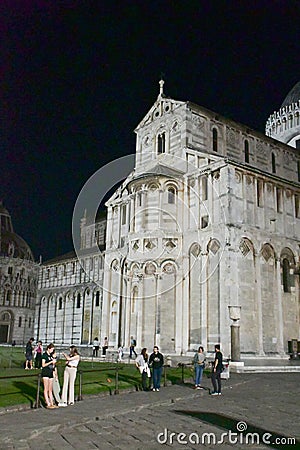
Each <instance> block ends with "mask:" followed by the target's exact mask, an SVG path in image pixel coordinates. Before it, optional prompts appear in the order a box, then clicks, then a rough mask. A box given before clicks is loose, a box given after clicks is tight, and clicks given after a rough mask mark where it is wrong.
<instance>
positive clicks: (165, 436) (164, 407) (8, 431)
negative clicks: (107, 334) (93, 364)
mask: <svg viewBox="0 0 300 450" xmlns="http://www.w3.org/2000/svg"><path fill="white" fill-rule="evenodd" d="M203 385H204V386H205V387H207V388H210V380H209V379H207V378H206V379H204V381H203ZM299 423H300V408H299V374H297V373H287V374H243V375H238V374H233V376H232V377H231V378H230V379H229V380H227V381H223V395H222V396H216V397H212V396H210V395H209V394H208V390H199V391H195V390H193V389H192V388H191V386H189V385H184V386H171V387H166V388H161V390H160V392H131V393H129V392H127V393H121V394H120V395H113V396H102V397H100V396H98V397H85V398H84V400H83V401H81V402H78V403H76V404H75V405H74V406H70V407H67V408H59V409H56V410H46V409H43V408H40V409H39V410H27V411H18V412H13V413H12V412H9V413H5V414H3V413H2V414H0V426H1V433H0V449H3V450H4V449H5V450H10V449H18V450H23V449H36V450H50V449H56V450H57V449H59V450H70V449H80V450H89V449H101V450H113V449H122V450H123V449H126V450H156V449H161V448H164V447H167V448H172V449H181V448H186V449H200V448H203V445H202V444H201V441H202V439H204V444H205V446H204V448H207V449H216V448H218V447H220V446H221V445H222V448H225V449H227V448H228V449H229V448H236V449H244V448H245V449H246V448H249V449H250V448H251V449H253V448H257V449H258V448H259V449H265V448H274V447H273V446H271V445H268V444H267V442H268V441H270V442H271V441H274V440H275V439H280V440H281V443H286V442H287V438H288V437H292V438H296V439H298V442H297V443H296V444H294V445H292V446H291V447H290V448H295V449H296V448H300V428H299ZM245 427H247V432H248V433H257V434H256V435H252V434H251V436H250V434H249V435H248V440H249V442H250V443H246V437H243V436H242V435H241V434H240V433H238V435H237V436H238V442H239V443H235V444H234V443H233V442H234V439H236V436H233V435H231V436H228V434H229V433H230V432H231V433H234V432H237V430H239V431H242V429H243V428H245ZM171 433H173V435H172V434H171ZM180 433H184V434H185V435H183V434H181V435H180ZM205 433H210V436H208V435H207V434H206V435H205ZM222 433H227V436H225V435H223V441H224V442H223V443H222V444H221V443H220V440H221V436H222ZM266 433H268V434H266ZM263 434H264V439H265V443H263V442H262V435H263ZM255 436H256V437H255ZM252 438H253V439H254V444H252V443H251V442H252ZM214 439H216V442H219V443H217V444H216V445H214ZM258 439H259V440H260V445H258V444H257V440H258ZM181 442H182V443H181ZM184 442H186V443H184ZM198 442H199V443H198ZM276 448H287V447H286V446H277V447H276Z"/></svg>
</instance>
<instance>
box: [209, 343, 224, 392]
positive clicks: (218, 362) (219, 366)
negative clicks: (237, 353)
mask: <svg viewBox="0 0 300 450" xmlns="http://www.w3.org/2000/svg"><path fill="white" fill-rule="evenodd" d="M222 372H223V355H222V353H221V350H220V345H219V344H217V345H215V360H214V362H213V366H212V372H211V382H212V385H213V388H214V390H213V392H212V394H211V395H221V373H222Z"/></svg>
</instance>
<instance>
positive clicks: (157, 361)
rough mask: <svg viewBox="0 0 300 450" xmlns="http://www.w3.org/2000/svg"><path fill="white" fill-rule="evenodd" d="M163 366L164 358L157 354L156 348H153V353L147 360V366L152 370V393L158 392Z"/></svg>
mask: <svg viewBox="0 0 300 450" xmlns="http://www.w3.org/2000/svg"><path fill="white" fill-rule="evenodd" d="M163 365H164V357H163V355H162V354H161V353H159V349H158V347H157V346H156V345H155V346H154V347H153V353H152V354H151V355H150V358H149V366H150V367H151V368H152V378H153V391H157V392H158V391H159V389H160V379H161V374H162V368H163Z"/></svg>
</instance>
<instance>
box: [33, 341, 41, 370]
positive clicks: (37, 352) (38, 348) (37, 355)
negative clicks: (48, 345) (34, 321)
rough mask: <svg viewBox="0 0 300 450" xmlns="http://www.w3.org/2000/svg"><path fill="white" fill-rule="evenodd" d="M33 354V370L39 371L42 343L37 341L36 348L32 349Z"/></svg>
mask: <svg viewBox="0 0 300 450" xmlns="http://www.w3.org/2000/svg"><path fill="white" fill-rule="evenodd" d="M34 353H35V368H36V369H40V368H41V367H42V354H43V344H42V341H38V343H37V346H36V347H35V349H34Z"/></svg>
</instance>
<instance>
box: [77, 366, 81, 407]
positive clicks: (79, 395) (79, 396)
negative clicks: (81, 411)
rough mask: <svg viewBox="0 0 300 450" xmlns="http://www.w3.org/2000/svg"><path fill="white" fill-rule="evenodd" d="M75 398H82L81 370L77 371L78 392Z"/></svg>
mask: <svg viewBox="0 0 300 450" xmlns="http://www.w3.org/2000/svg"><path fill="white" fill-rule="evenodd" d="M77 400H78V401H81V400H82V370H80V371H79V394H78V397H77Z"/></svg>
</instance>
